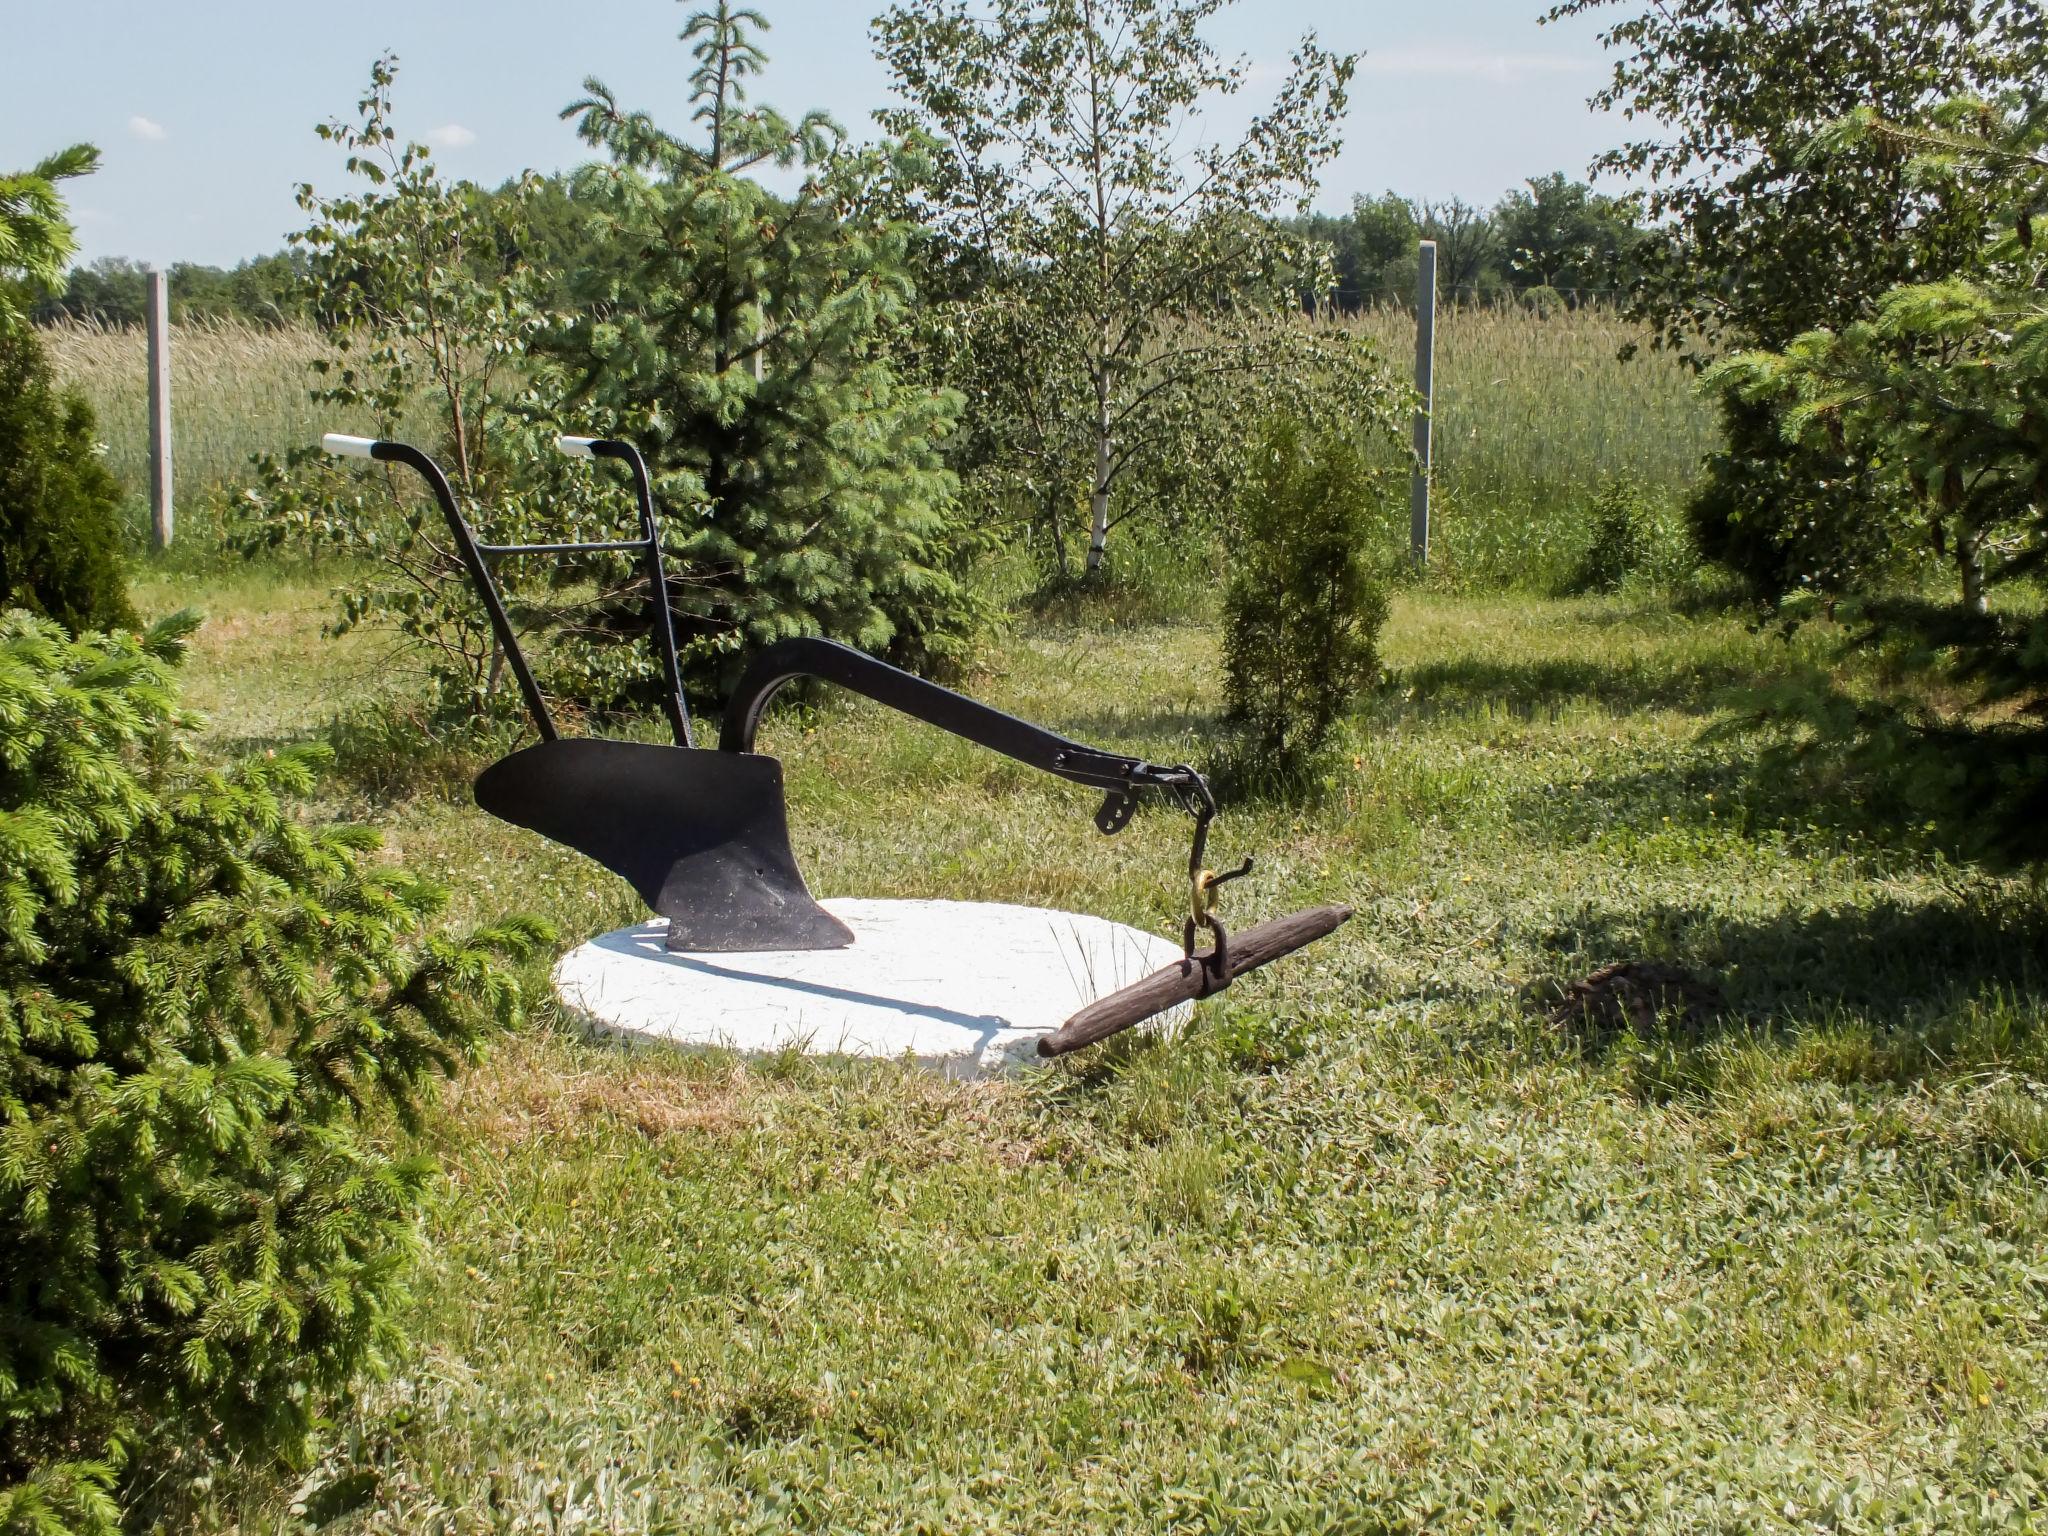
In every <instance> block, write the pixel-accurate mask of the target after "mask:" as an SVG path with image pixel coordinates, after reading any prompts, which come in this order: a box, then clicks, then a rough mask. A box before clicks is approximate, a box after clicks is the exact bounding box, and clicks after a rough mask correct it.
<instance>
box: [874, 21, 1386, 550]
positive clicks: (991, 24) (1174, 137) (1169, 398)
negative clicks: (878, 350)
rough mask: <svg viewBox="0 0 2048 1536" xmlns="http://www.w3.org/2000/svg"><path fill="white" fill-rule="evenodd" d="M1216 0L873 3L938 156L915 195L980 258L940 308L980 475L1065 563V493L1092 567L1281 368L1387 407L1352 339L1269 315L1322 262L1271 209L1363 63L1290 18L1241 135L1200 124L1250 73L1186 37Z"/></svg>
mask: <svg viewBox="0 0 2048 1536" xmlns="http://www.w3.org/2000/svg"><path fill="white" fill-rule="evenodd" d="M1227 3H1228V0H899V3H897V4H895V5H892V6H891V7H890V8H889V10H887V11H886V12H885V13H884V14H883V15H882V16H881V17H880V18H878V19H877V21H876V22H875V37H876V40H877V44H878V47H879V50H880V53H881V56H882V59H883V62H884V63H885V64H887V66H888V68H889V70H890V73H891V75H892V77H893V80H894V83H895V87H896V90H897V92H898V94H899V95H901V96H902V97H903V99H904V101H905V103H906V105H905V106H903V107H901V108H898V109H895V110H892V111H888V112H885V113H883V114H881V116H882V121H883V122H884V123H885V125H886V126H887V127H888V128H889V129H890V130H891V131H892V132H895V133H897V134H899V135H901V136H903V137H906V138H914V139H917V140H920V141H922V142H924V143H926V144H927V145H928V146H929V147H930V151H931V160H930V164H929V168H928V171H927V173H926V174H925V176H924V177H923V178H922V180H921V182H920V183H919V185H918V186H917V187H916V188H915V189H914V191H915V195H914V199H913V204H912V206H913V208H914V209H915V211H916V212H917V213H918V215H919V216H920V217H921V218H922V219H923V220H924V221H925V222H927V223H928V224H930V225H931V227H932V228H934V229H935V230H936V231H937V232H938V234H939V235H940V236H941V238H943V239H944V240H946V241H947V242H949V243H950V244H951V245H952V246H954V247H955V248H957V249H959V250H963V251H968V252H973V253H976V255H977V256H978V257H979V259H980V261H981V262H982V263H983V270H984V271H985V272H986V276H987V280H986V282H985V283H984V284H983V285H982V287H981V290H980V291H979V292H978V293H976V294H975V295H974V296H972V297H971V298H969V299H967V300H965V301H963V302H961V303H958V304H954V305H951V306H948V308H947V311H946V312H945V313H944V314H943V315H941V316H938V317H936V319H937V324H938V327H939V329H940V331H941V332H942V335H943V337H944V340H945V343H946V351H947V353H948V359H947V362H946V365H945V371H946V374H947V376H948V377H949V378H951V379H952V380H954V381H955V382H956V383H957V384H958V385H959V386H960V387H961V388H962V389H963V391H964V392H965V393H966V395H967V396H968V400H969V405H970V411H971V413H972V414H974V415H975V416H976V417H978V418H979V419H980V420H981V421H982V422H984V423H985V424H987V429H988V431H989V433H990V436H991V439H992V441H993V442H994V443H995V444H996V445H997V447H998V448H999V449H1000V450H1001V455H1000V458H999V459H997V460H996V462H995V463H993V464H992V465H991V466H989V468H988V469H987V470H986V471H985V472H984V473H983V474H982V475H981V476H980V477H978V478H979V480H980V482H981V483H980V485H979V487H978V490H979V491H980V493H981V495H982V496H983V497H984V499H985V500H986V501H987V502H988V503H990V504H991V505H995V506H1003V505H1015V504H1021V505H1022V506H1024V507H1025V508H1027V509H1028V514H1027V515H1028V516H1029V517H1030V519H1031V521H1032V524H1033V526H1034V527H1035V528H1036V530H1037V532H1038V533H1039V535H1040V536H1041V537H1042V539H1043V542H1044V547H1045V548H1047V549H1048V550H1049V551H1050V554H1051V563H1052V564H1053V565H1055V566H1056V568H1057V569H1058V571H1059V572H1060V573H1061V574H1065V573H1066V572H1067V571H1068V570H1069V569H1070V564H1071V561H1070V555H1069V538H1070V535H1069V531H1068V524H1069V517H1070V515H1071V513H1070V509H1071V507H1072V506H1073V504H1074V502H1075V501H1076V500H1077V499H1082V498H1085V501H1086V504H1087V507H1088V529H1089V532H1088V543H1087V554H1086V557H1085V564H1086V569H1087V570H1088V571H1090V572H1093V571H1095V570H1098V569H1099V568H1100V567H1101V565H1102V562H1103V557H1104V551H1105V548H1106V546H1107V542H1108V538H1109V533H1110V530H1111V529H1112V528H1114V527H1116V526H1118V525H1119V524H1121V523H1124V522H1127V521H1129V520H1130V519H1132V518H1134V517H1140V516H1145V515H1148V514H1152V513H1155V512H1158V511H1160V510H1162V509H1165V510H1168V511H1182V512H1185V511H1188V510H1190V509H1192V508H1195V507H1198V506H1199V505H1200V504H1201V501H1202V500H1203V499H1205V498H1206V497H1207V496H1208V495H1209V494H1210V493H1211V492H1212V491H1213V486H1214V485H1215V484H1216V483H1218V482H1219V481H1222V480H1227V479H1228V478H1229V476H1230V474H1231V473H1232V466H1233V465H1234V464H1235V463H1237V462H1241V459H1242V454H1243V452H1244V450H1245V447H1246V445H1245V443H1244V441H1243V439H1242V436H1241V435H1238V434H1232V433H1230V432H1229V431H1227V430H1222V429H1220V427H1219V424H1221V423H1227V422H1229V421H1230V420H1233V419H1248V418H1249V417H1250V416H1252V415H1255V414H1257V413H1258V411H1259V409H1260V399H1259V397H1260V396H1261V395H1262V394H1264V395H1268V396H1271V395H1277V393H1278V392H1279V391H1280V389H1281V388H1282V385H1283V382H1284V383H1285V384H1287V385H1290V386H1301V385H1303V384H1306V385H1308V386H1311V387H1314V388H1321V389H1326V390H1328V389H1335V390H1338V391H1340V392H1343V393H1346V394H1347V395H1348V397H1349V398H1351V399H1352V400H1355V401H1356V402H1357V410H1358V414H1359V417H1360V419H1361V420H1362V421H1365V422H1368V423H1370V422H1372V421H1373V420H1375V419H1376V416H1377V415H1380V414H1383V413H1384V410H1385V407H1386V403H1387V401H1386V395H1385V392H1384V389H1383V387H1382V386H1379V385H1378V384H1377V383H1376V382H1375V379H1374V375H1373V370H1372V369H1371V367H1370V362H1369V359H1368V358H1366V357H1365V356H1364V355H1363V354H1362V353H1361V352H1360V351H1359V350H1358V344H1357V343H1356V341H1355V340H1354V339H1352V338H1349V337H1345V336H1343V335H1341V334H1339V333H1338V332H1336V331H1335V330H1334V329H1318V328H1315V327H1311V326H1307V325H1303V324H1300V323H1288V324H1279V323H1276V322H1277V321H1278V320H1279V319H1280V318H1281V317H1286V316H1291V315H1292V314H1293V312H1294V311H1295V309H1296V308H1297V304H1298V294H1299V291H1300V289H1301V288H1302V287H1303V286H1304V281H1303V278H1304V274H1306V273H1311V272H1315V270H1316V267H1317V265H1318V264H1319V263H1320V262H1321V261H1322V257H1321V255H1320V253H1318V252H1317V251H1315V250H1314V249H1313V248H1312V247H1311V246H1309V245H1307V244H1305V242H1303V241H1302V240H1300V239H1298V238H1295V237H1294V236H1292V235H1290V234H1289V233H1288V232H1287V231H1286V230H1284V229H1282V228H1281V227H1280V226H1279V225H1278V223H1277V222H1276V220H1275V218H1274V217H1273V216H1274V215H1275V214H1277V213H1280V212H1282V211H1284V210H1285V209H1287V208H1288V207H1290V206H1291V207H1292V208H1293V209H1294V210H1295V211H1300V210H1301V209H1303V208H1305V207H1306V203H1307V198H1308V195H1309V193H1310V192H1311V191H1312V189H1313V186H1314V181H1315V176H1316V173H1317V171H1318V170H1319V169H1320V167H1321V166H1322V165H1324V164H1325V163H1326V162H1327V161H1328V160H1329V158H1330V157H1331V155H1333V154H1334V153H1335V152H1336V149H1337V146H1338V129H1339V125H1340V124H1341V122H1342V118H1343V114H1344V108H1345V103H1346V91H1347V88H1348V85H1349V82H1350V79H1351V74H1352V71H1353V68H1354V65H1355V64H1356V59H1355V57H1353V56H1350V55H1339V54H1332V53H1329V52H1327V51H1326V50H1324V49H1323V48H1321V47H1320V46H1319V45H1318V44H1317V43H1316V41H1315V38H1314V37H1313V36H1312V35H1311V36H1309V37H1307V38H1305V39H1304V40H1303V41H1302V42H1301V44H1300V45H1299V46H1298V47H1297V48H1296V50H1295V53H1294V67H1293V70H1292V71H1291V73H1290V74H1289V76H1288V78H1287V79H1286V80H1285V82H1284V83H1283V84H1282V85H1281V87H1280V89H1279V93H1278V96H1277V98H1276V100H1275V101H1274V103H1273V104H1272V106H1271V107H1270V108H1269V109H1268V110H1266V111H1264V112H1262V113H1260V114H1258V115H1257V116H1255V117H1254V118H1253V120H1252V123H1251V126H1250V127H1249V128H1248V129H1247V130H1246V132H1245V133H1244V134H1243V136H1242V137H1240V138H1238V139H1237V140H1236V141H1235V142H1218V143H1213V144H1207V145H1199V134H1198V132H1197V131H1196V128H1195V124H1196V123H1197V122H1198V120H1199V119H1200V117H1201V115H1202V111H1203V109H1204V107H1205V106H1207V105H1210V104H1212V103H1214V102H1215V101H1216V100H1218V99H1220V98H1227V97H1230V96H1234V95H1235V94H1237V93H1238V92H1239V91H1240V90H1241V89H1242V88H1243V86H1244V84H1245V81H1246V78H1247V71H1248V66H1247V64H1246V63H1245V62H1244V61H1243V60H1238V61H1234V62H1226V61H1224V60H1223V59H1221V58H1220V57H1219V56H1218V55H1217V54H1216V53H1215V51H1214V50H1213V49H1212V48H1211V47H1210V46H1209V44H1208V43H1207V42H1205V41H1204V40H1203V38H1202V36H1201V30H1200V29H1201V26H1202V24H1203V23H1204V22H1205V21H1207V20H1208V19H1209V18H1211V17H1212V16H1214V15H1215V14H1216V13H1217V12H1218V11H1219V10H1221V9H1222V8H1223V6H1224V5H1225V4H1227ZM1190 144H1197V145H1199V147H1195V148H1192V149H1190V148H1188V147H1187V146H1188V145H1190ZM1307 286H1309V287H1311V288H1312V289H1313V290H1315V291H1316V292H1318V293H1326V292H1327V291H1328V288H1329V277H1328V272H1327V269H1326V267H1325V269H1324V270H1323V271H1321V272H1319V273H1317V274H1316V276H1315V277H1314V279H1313V280H1312V281H1310V282H1308V283H1307ZM1233 455H1235V457H1232V456H1233Z"/></svg>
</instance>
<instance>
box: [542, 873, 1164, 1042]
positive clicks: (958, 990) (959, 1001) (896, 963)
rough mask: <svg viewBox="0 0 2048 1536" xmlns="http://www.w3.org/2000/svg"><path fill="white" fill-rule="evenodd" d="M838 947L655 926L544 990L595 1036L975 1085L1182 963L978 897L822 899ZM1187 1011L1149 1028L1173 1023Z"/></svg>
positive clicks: (1089, 926) (599, 952) (564, 972)
mask: <svg viewBox="0 0 2048 1536" xmlns="http://www.w3.org/2000/svg"><path fill="white" fill-rule="evenodd" d="M820 905H822V906H823V907H824V908H825V910H826V911H828V912H830V913H831V914H832V915H833V916H834V917H836V918H838V919H839V920H840V921H841V922H842V923H845V924H846V926H847V927H849V928H851V929H852V930H853V943H852V944H851V945H849V946H848V947H846V948H845V949H811V950H771V951H766V952H762V953H756V954H682V953H676V954H671V953H670V952H669V951H667V950H666V949H664V948H663V947H662V944H663V942H664V940H665V939H666V937H667V933H668V924H667V923H666V922H665V921H663V920H661V919H658V918H657V919H655V920H653V921H651V922H646V923H642V924H641V925H640V926H639V927H637V928H621V929H618V930H617V931H615V932H612V933H607V934H603V935H601V936H600V937H598V938H595V939H592V940H591V941H590V942H589V943H588V944H585V945H582V946H581V947H580V948H577V949H573V950H571V951H570V952H569V953H568V954H567V955H565V956H563V957H562V961H561V963H560V964H559V965H557V966H556V967H555V990H556V991H557V992H558V993H560V994H561V997H562V1000H563V1001H564V1002H566V1003H567V1004H568V1005H569V1006H570V1007H571V1008H572V1009H574V1010H575V1011H576V1012H577V1013H579V1014H581V1015H582V1016H583V1017H584V1018H586V1019H588V1020H589V1021H590V1022H591V1023H593V1024H595V1025H597V1026H598V1027H599V1028H602V1029H606V1030H612V1031H616V1032H618V1033H621V1034H626V1035H634V1036H644V1037H647V1038H650V1039H655V1040H667V1041H672V1042H674V1043H676V1044H680V1045H694V1046H725V1047H729V1048H731V1049H733V1050H738V1051H746V1052H758V1053H767V1052H774V1051H782V1050H787V1049H790V1048H792V1047H794V1048H797V1049H800V1050H803V1051H806V1052H810V1053H813V1054H819V1055H831V1054H843V1055H849V1056H895V1057H901V1056H910V1057H914V1058H916V1059H917V1060H919V1061H921V1062H923V1063H925V1064H926V1065H929V1066H935V1067H940V1068H942V1069H944V1070H947V1071H949V1072H953V1073H958V1074H962V1075H972V1074H974V1073H978V1072H985V1071H992V1070H999V1069H1001V1068H1003V1067H1006V1066H1010V1065H1014V1064H1016V1063H1018V1062H1023V1061H1036V1060H1037V1059H1038V1056H1037V1045H1038V1038H1039V1036H1041V1035H1044V1034H1048V1033H1050V1032H1051V1031H1053V1030H1055V1029H1057V1028H1059V1027H1060V1025H1062V1024H1064V1023H1065V1022H1066V1021H1067V1019H1068V1018H1069V1017H1070V1016H1071V1015H1072V1014H1073V1013H1074V1012H1075V1011H1076V1010H1078V1009H1080V1008H1081V1007H1083V1006H1084V1005H1086V1004H1088V1003H1091V1002H1093V1001H1094V1000H1095V999H1096V998H1098V997H1101V996H1104V995H1105V994H1107V993H1110V992H1114V991H1115V990H1116V989H1117V988H1118V987H1121V986H1125V985H1127V984H1128V983H1130V982H1133V981H1136V980H1137V979H1138V978H1139V977H1141V976H1146V975H1149V974H1151V973H1152V972H1153V971H1156V970H1158V969H1159V968H1160V967H1161V966H1164V965H1170V964H1172V963H1173V962H1174V961H1176V960H1178V959H1179V958H1180V946H1179V945H1178V944H1175V943H1172V942H1171V941H1169V940H1167V939H1163V938H1159V937H1157V936H1156V935H1153V934H1149V933H1142V932H1140V931H1139V930H1138V929H1135V928H1127V927H1125V926H1124V925H1123V924H1122V923H1112V922H1109V921H1107V920H1106V919H1103V918H1100V917H1084V916H1082V915H1080V914H1078V913H1074V912H1054V911H1048V910H1047V909H1045V908H1042V907H1013V906H1002V905H998V904H995V903H992V902H976V901H861V900H837V901H827V902H822V903H820ZM1192 1011H1193V1005H1192V1004H1187V1003H1183V1004H1181V1005H1180V1006H1179V1007H1178V1008H1175V1009H1172V1010H1170V1011H1169V1012H1167V1013H1165V1014H1162V1015H1161V1016H1160V1017H1159V1018H1157V1019H1154V1020H1152V1021H1151V1022H1150V1023H1149V1024H1148V1025H1146V1026H1145V1027H1146V1028H1150V1029H1167V1030H1171V1029H1177V1028H1178V1027H1179V1026H1180V1025H1182V1024H1183V1023H1185V1022H1186V1021H1187V1018H1188V1016H1189V1014H1190V1013H1191V1012H1192Z"/></svg>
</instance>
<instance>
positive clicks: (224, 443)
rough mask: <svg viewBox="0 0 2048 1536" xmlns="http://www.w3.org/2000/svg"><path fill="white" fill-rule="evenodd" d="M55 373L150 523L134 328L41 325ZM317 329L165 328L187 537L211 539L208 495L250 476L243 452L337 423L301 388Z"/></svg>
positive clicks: (133, 507) (272, 448)
mask: <svg viewBox="0 0 2048 1536" xmlns="http://www.w3.org/2000/svg"><path fill="white" fill-rule="evenodd" d="M43 343H44V345H45V347H47V348H48V350H49V354H50V360H51V364H52V366H53V367H54V368H55V369H56V371H57V375H58V377H59V378H61V379H62V380H64V382H65V383H67V384H70V385H72V386H73V387H75V388H77V389H78V390H80V391H81V392H82V393H83V394H84V395H85V397H86V398H87V399H88V400H90V401H91V402H92V407H93V410H94V412H95V414H96V415H97V416H98V417H99V430H100V438H101V440H102V441H103V442H104V443H105V444H106V446H107V467H108V468H109V469H111V470H112V471H113V472H114V474H115V475H116V476H117V477H118V478H119V479H120V481H121V484H122V486H123V487H124V488H125V489H126V490H127V492H128V499H129V514H130V520H131V522H132V523H133V524H134V526H135V527H136V529H137V530H138V531H139V530H141V529H142V528H143V527H145V526H146V524H147V512H148V502H147V497H148V486H149V478H148V477H149V414H148V411H149V397H148V388H149V364H148V356H149V354H148V342H147V339H146V338H145V336H144V333H143V332H142V331H140V330H138V329H132V328H125V327H108V326H99V325H90V324H77V325H61V326H53V327H51V328H50V329H48V330H46V331H44V332H43ZM324 350H325V349H324V347H323V346H322V343H321V341H320V338H319V336H318V335H316V334H315V333H314V332H313V331H311V330H308V329H304V328H300V327H290V328H286V329H282V330H262V329H258V328H257V327H254V326H248V325H241V324H236V323H231V322H220V323H209V324H205V325H181V326H174V327H173V328H172V332H171V469H172V475H173V478H174V485H173V494H174V498H175V501H176V504H177V507H178V511H179V518H180V523H181V525H182V526H183V528H184V529H185V530H186V534H185V537H184V540H183V542H185V543H187V544H188V545H196V544H201V543H206V542H209V541H210V539H211V536H212V534H213V530H212V529H209V528H206V527H204V526H202V525H200V524H199V519H201V518H203V516H204V515H205V510H206V507H207V504H208V503H209V501H210V500H211V499H212V493H213V492H214V491H215V490H216V489H218V488H220V487H222V486H232V485H235V484H238V483H240V482H241V481H242V480H244V479H245V478H246V477H247V471H248V463H249V455H250V454H252V453H257V452H264V451H267V452H273V453H282V452H283V451H284V450H286V449H287V448H291V447H295V446H298V445H300V444H304V443H310V442H313V441H315V440H316V439H318V437H319V436H320V434H321V432H323V431H326V430H330V429H331V428H333V427H334V425H335V423H334V422H332V421H330V420H328V418H327V415H326V414H325V413H324V412H323V410H322V408H321V407H319V406H317V405H315V404H314V403H313V402H312V400H310V399H309V398H308V396H307V393H306V391H307V386H308V385H309V384H310V383H311V382H312V376H311V374H310V373H309V372H308V369H307V365H308V364H309V363H311V362H312V361H313V359H315V358H316V357H319V356H321V355H322V354H323V352H324Z"/></svg>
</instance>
